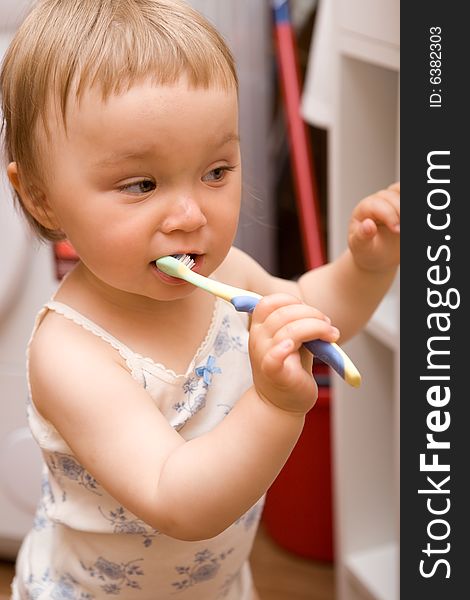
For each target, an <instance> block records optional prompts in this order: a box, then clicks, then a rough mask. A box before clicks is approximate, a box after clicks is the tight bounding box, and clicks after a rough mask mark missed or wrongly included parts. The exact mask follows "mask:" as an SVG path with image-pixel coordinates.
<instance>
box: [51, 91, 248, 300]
mask: <svg viewBox="0 0 470 600" xmlns="http://www.w3.org/2000/svg"><path fill="white" fill-rule="evenodd" d="M50 146H51V147H50V150H49V151H48V154H47V159H48V160H47V164H48V166H49V173H50V177H48V178H47V180H46V184H45V185H46V201H47V203H48V205H49V206H50V208H51V210H52V213H53V216H54V218H55V219H56V221H57V224H58V226H59V227H60V228H61V229H62V230H63V231H64V232H65V233H66V235H67V237H68V239H69V240H70V242H71V243H72V244H73V246H74V247H75V248H76V250H77V252H78V254H79V255H80V257H81V259H82V262H83V263H84V265H85V267H86V269H87V270H88V271H89V273H90V275H91V276H92V277H93V278H95V279H96V281H97V282H98V283H100V284H102V285H105V286H106V287H107V288H109V289H111V290H115V291H116V292H118V291H119V292H122V291H124V292H130V293H133V294H139V295H142V296H146V297H149V298H153V299H157V300H160V299H163V300H166V299H172V298H175V297H179V296H181V295H183V296H184V295H187V294H188V293H190V291H192V290H193V289H194V288H192V286H188V285H187V284H186V285H180V284H178V285H177V284H176V280H173V281H170V280H168V278H167V277H166V276H164V275H163V274H161V273H160V272H158V271H157V270H156V268H155V267H154V264H153V261H154V260H155V259H156V258H159V257H160V256H164V255H167V254H176V253H192V254H197V255H199V258H198V259H197V266H196V269H197V270H200V271H201V272H202V273H203V274H206V275H208V274H210V273H211V272H212V271H213V270H214V269H215V268H216V267H217V266H219V265H220V263H221V262H222V260H223V259H224V258H225V256H226V254H227V252H228V250H229V248H230V246H231V244H232V241H233V238H234V236H235V233H236V228H237V223H238V215H239V208H240V196H241V166H240V150H239V140H238V120H237V96H236V91H235V90H231V91H223V90H219V89H202V88H200V89H188V87H187V86H186V84H185V82H183V81H182V82H179V83H177V84H175V85H173V86H156V85H153V84H151V83H150V82H148V83H143V84H139V85H135V86H133V87H132V88H131V89H130V90H129V91H128V92H126V93H124V94H122V95H113V96H111V97H110V98H109V100H107V101H106V102H105V103H104V102H103V101H102V99H101V97H100V95H99V92H97V91H94V90H91V91H89V92H87V93H86V94H85V95H84V96H83V98H82V99H81V100H80V103H73V104H72V105H71V106H70V107H69V108H68V111H67V131H66V132H65V131H64V130H63V127H60V126H58V127H57V132H56V131H54V132H53V138H52V143H51V145H50ZM178 283H180V282H179V281H178Z"/></svg>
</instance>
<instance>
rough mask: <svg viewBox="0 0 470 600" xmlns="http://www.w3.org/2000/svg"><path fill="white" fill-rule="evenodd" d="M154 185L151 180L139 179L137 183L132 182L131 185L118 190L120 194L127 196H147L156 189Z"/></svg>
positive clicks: (128, 184)
mask: <svg viewBox="0 0 470 600" xmlns="http://www.w3.org/2000/svg"><path fill="white" fill-rule="evenodd" d="M156 187H157V186H156V184H155V182H154V181H152V180H151V179H140V180H139V181H133V182H132V183H126V184H125V185H122V186H121V187H120V188H119V189H120V190H121V191H122V192H126V193H128V194H148V193H149V192H151V191H152V190H154V189H155V188H156Z"/></svg>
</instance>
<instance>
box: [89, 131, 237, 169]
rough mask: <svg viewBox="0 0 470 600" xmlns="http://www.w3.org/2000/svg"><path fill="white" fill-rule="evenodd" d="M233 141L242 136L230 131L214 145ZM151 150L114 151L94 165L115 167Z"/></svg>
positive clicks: (100, 167)
mask: <svg viewBox="0 0 470 600" xmlns="http://www.w3.org/2000/svg"><path fill="white" fill-rule="evenodd" d="M231 142H240V136H239V135H238V134H236V133H228V134H227V135H224V136H223V137H222V138H221V139H220V142H216V143H215V144H214V147H215V148H221V147H222V146H225V145H226V144H229V143H231ZM151 152H152V150H151V149H150V148H149V149H146V148H144V149H143V150H137V151H127V152H126V151H124V152H114V153H112V154H109V155H108V156H105V157H104V158H102V159H100V160H98V161H97V162H96V163H95V164H94V165H93V166H94V167H96V168H99V169H103V168H106V167H113V166H114V165H116V164H119V163H120V162H122V161H126V160H141V159H143V158H146V157H147V156H148V155H149V154H150V153H151Z"/></svg>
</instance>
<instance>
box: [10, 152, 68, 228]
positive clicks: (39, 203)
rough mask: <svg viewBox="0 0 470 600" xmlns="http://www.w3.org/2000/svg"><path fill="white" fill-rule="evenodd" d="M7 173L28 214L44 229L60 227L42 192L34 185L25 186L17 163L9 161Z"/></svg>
mask: <svg viewBox="0 0 470 600" xmlns="http://www.w3.org/2000/svg"><path fill="white" fill-rule="evenodd" d="M7 175H8V179H9V180H10V183H11V185H12V186H13V187H14V188H15V191H16V193H17V194H18V196H19V197H20V198H21V203H22V204H23V206H24V208H25V209H26V210H27V211H28V212H29V214H30V215H31V216H32V217H34V218H35V219H36V221H38V222H39V223H40V224H41V225H42V226H43V227H45V228H46V229H52V230H57V229H60V225H59V222H58V220H57V218H56V216H55V215H54V211H53V210H52V208H51V206H50V205H49V203H48V202H47V199H46V196H45V194H44V192H42V191H41V190H40V189H39V188H37V187H36V186H34V185H32V186H28V187H27V186H26V185H25V184H24V182H23V181H22V178H21V175H20V173H19V170H18V164H17V163H16V162H11V163H10V164H9V165H8V167H7Z"/></svg>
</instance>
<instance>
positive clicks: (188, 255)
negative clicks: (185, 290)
mask: <svg viewBox="0 0 470 600" xmlns="http://www.w3.org/2000/svg"><path fill="white" fill-rule="evenodd" d="M169 256H173V257H174V258H176V259H177V260H181V262H183V264H186V265H187V266H188V267H189V268H190V269H191V270H192V271H195V272H196V273H197V272H199V270H200V269H201V267H202V265H203V263H204V255H203V254H198V253H196V252H177V253H174V254H170V255H169ZM183 257H184V258H183ZM150 265H151V267H152V268H153V269H154V271H155V272H156V274H157V275H158V277H159V278H160V279H162V280H163V281H164V282H165V283H169V284H171V285H188V283H187V282H186V281H184V279H180V278H179V277H173V276H171V275H167V274H166V273H164V272H163V271H161V270H160V269H159V268H158V267H157V265H156V264H155V261H152V262H151V263H150Z"/></svg>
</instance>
